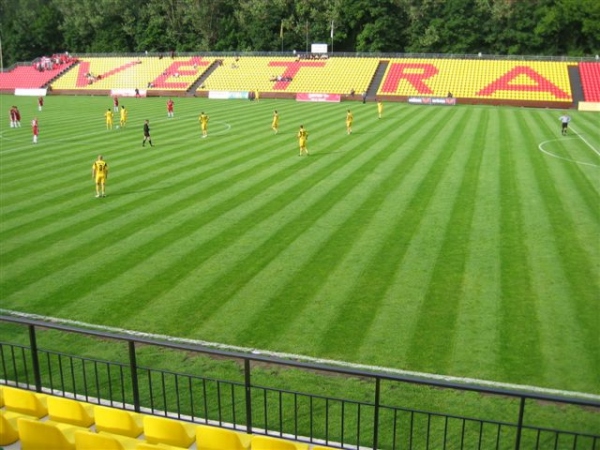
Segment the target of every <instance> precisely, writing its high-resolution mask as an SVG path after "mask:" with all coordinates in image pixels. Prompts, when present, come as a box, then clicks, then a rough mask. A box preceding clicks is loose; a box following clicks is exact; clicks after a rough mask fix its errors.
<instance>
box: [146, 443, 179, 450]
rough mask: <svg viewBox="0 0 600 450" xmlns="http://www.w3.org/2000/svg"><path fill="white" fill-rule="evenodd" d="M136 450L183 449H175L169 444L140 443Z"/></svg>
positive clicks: (175, 448) (177, 448) (176, 449)
mask: <svg viewBox="0 0 600 450" xmlns="http://www.w3.org/2000/svg"><path fill="white" fill-rule="evenodd" d="M135 450H181V447H173V446H172V445H167V444H148V443H147V442H140V443H139V444H138V445H137V447H136V448H135Z"/></svg>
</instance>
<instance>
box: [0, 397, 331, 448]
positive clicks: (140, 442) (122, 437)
mask: <svg viewBox="0 0 600 450" xmlns="http://www.w3.org/2000/svg"><path fill="white" fill-rule="evenodd" d="M0 406H4V408H3V409H2V410H0V446H2V445H10V444H13V443H15V442H17V441H19V443H20V445H21V449H23V450H48V449H57V450H63V449H64V450H97V449H103V450H157V449H161V450H175V449H181V448H190V447H191V446H193V448H195V449H197V450H248V449H251V450H308V448H309V446H308V445H307V444H304V443H297V442H293V441H289V440H285V439H280V438H276V437H271V436H263V435H249V434H246V433H241V432H237V431H234V430H231V429H226V428H220V427H212V426H208V425H197V424H192V423H189V422H185V421H181V420H176V419H171V418H166V417H158V416H152V415H145V414H138V413H135V412H132V411H127V410H123V409H118V408H112V407H107V406H100V405H93V404H90V403H86V402H81V401H78V400H73V399H69V398H64V397H57V396H52V395H46V394H40V393H35V392H32V391H28V390H24V389H18V388H12V387H3V388H0ZM318 449H322V450H325V449H326V447H318V446H317V447H313V450H318Z"/></svg>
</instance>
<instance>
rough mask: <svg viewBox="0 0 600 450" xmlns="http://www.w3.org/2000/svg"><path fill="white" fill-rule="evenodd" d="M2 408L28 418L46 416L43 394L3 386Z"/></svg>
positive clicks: (46, 408)
mask: <svg viewBox="0 0 600 450" xmlns="http://www.w3.org/2000/svg"><path fill="white" fill-rule="evenodd" d="M3 391H4V406H5V407H6V409H7V410H9V411H14V412H18V413H21V414H26V415H28V416H33V417H37V418H38V419H41V418H42V417H44V416H46V415H48V407H47V403H46V398H47V396H46V395H45V394H37V393H35V392H32V391H27V390H25V389H18V388H13V387H9V386H4V389H3Z"/></svg>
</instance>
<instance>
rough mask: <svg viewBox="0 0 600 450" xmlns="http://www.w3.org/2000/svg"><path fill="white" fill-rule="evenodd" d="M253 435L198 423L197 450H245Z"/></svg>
mask: <svg viewBox="0 0 600 450" xmlns="http://www.w3.org/2000/svg"><path fill="white" fill-rule="evenodd" d="M251 439H252V436H251V435H249V434H245V433H239V432H237V431H234V430H228V429H226V428H219V427H210V426H208V425H198V426H197V427H196V448H197V450H245V449H247V448H249V447H250V440H251Z"/></svg>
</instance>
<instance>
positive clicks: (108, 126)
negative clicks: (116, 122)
mask: <svg viewBox="0 0 600 450" xmlns="http://www.w3.org/2000/svg"><path fill="white" fill-rule="evenodd" d="M104 117H106V129H107V130H112V127H113V112H112V111H111V109H110V108H108V111H106V112H105V113H104Z"/></svg>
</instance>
